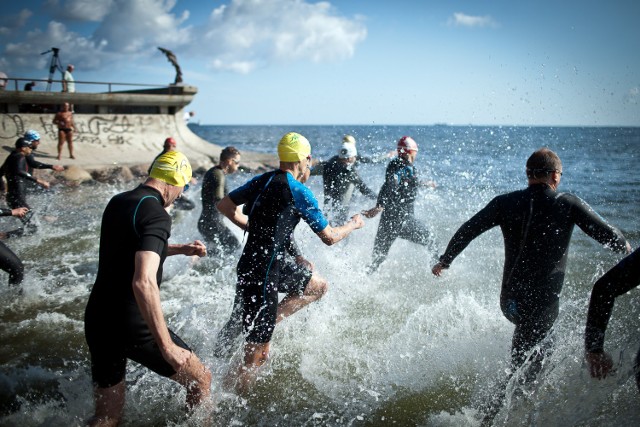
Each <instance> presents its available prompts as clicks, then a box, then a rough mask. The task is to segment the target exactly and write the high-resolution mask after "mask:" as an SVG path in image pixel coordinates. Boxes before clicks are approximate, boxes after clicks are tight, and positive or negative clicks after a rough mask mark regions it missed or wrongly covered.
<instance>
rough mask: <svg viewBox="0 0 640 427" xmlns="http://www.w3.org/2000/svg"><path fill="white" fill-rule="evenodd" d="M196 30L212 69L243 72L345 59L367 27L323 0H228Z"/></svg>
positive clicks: (352, 51) (353, 50)
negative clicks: (291, 63)
mask: <svg viewBox="0 0 640 427" xmlns="http://www.w3.org/2000/svg"><path fill="white" fill-rule="evenodd" d="M201 34H202V36H203V38H202V41H203V42H204V45H205V46H207V47H208V50H207V52H206V54H207V55H209V56H210V57H211V61H210V62H209V64H210V66H211V67H212V68H214V69H217V70H233V71H237V72H244V73H247V72H250V71H252V70H253V69H255V68H256V67H259V66H265V65H267V64H269V63H271V62H286V61H295V60H310V61H313V62H326V61H338V60H343V59H346V58H350V57H351V56H353V54H354V52H355V48H356V45H357V44H358V43H360V42H362V41H363V40H364V39H365V38H366V35H367V30H366V27H365V26H364V24H363V23H362V22H361V21H360V20H354V19H347V18H344V17H341V16H338V15H337V12H336V11H335V10H334V8H333V7H332V6H331V4H330V3H328V2H319V3H314V4H311V3H307V2H305V1H302V0H293V1H292V0H268V1H267V0H232V1H231V3H230V4H229V5H223V6H220V7H219V8H217V9H215V10H214V11H213V12H212V14H211V17H210V20H209V23H208V24H207V27H206V28H205V29H204V30H203V31H202V32H201Z"/></svg>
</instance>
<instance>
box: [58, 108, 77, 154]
mask: <svg viewBox="0 0 640 427" xmlns="http://www.w3.org/2000/svg"><path fill="white" fill-rule="evenodd" d="M53 124H54V125H56V126H58V160H60V159H62V147H63V146H64V143H65V141H66V142H67V145H68V146H69V157H71V158H72V159H75V157H74V156H73V133H74V132H75V130H76V125H75V123H74V121H73V112H72V111H71V107H70V105H69V103H68V102H65V103H64V104H62V111H59V112H58V113H56V115H55V116H54V117H53Z"/></svg>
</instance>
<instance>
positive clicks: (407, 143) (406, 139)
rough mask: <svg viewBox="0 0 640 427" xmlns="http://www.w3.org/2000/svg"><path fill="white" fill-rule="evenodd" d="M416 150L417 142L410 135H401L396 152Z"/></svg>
mask: <svg viewBox="0 0 640 427" xmlns="http://www.w3.org/2000/svg"><path fill="white" fill-rule="evenodd" d="M409 151H418V144H416V142H415V141H414V140H413V138H411V137H410V136H403V137H402V138H400V139H399V140H398V154H403V153H407V152H409Z"/></svg>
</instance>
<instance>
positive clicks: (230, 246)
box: [198, 147, 240, 256]
mask: <svg viewBox="0 0 640 427" xmlns="http://www.w3.org/2000/svg"><path fill="white" fill-rule="evenodd" d="M239 166H240V151H238V149H237V148H235V147H226V148H224V149H223V150H222V151H221V152H220V161H219V163H218V164H217V165H216V166H214V167H212V168H211V169H209V170H208V171H207V173H205V175H204V178H203V179H202V192H201V195H202V213H201V214H200V219H199V220H198V231H200V234H202V236H203V237H204V240H205V243H206V244H207V252H208V253H209V254H211V255H216V256H219V255H222V256H224V255H226V254H231V253H234V252H235V251H237V250H238V249H239V248H240V241H239V240H238V238H237V237H236V236H235V234H233V232H232V231H231V230H229V228H228V227H227V226H226V225H225V224H224V222H223V218H224V217H223V216H222V214H221V213H220V212H219V211H218V209H216V204H217V203H218V202H219V201H220V200H222V199H223V198H224V196H226V195H227V194H229V190H228V188H227V179H226V176H227V175H231V174H234V173H236V172H237V171H238V167H239Z"/></svg>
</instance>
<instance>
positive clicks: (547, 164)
mask: <svg viewBox="0 0 640 427" xmlns="http://www.w3.org/2000/svg"><path fill="white" fill-rule="evenodd" d="M555 171H558V172H561V171H562V162H561V161H560V157H558V155H557V154H556V153H554V152H553V151H551V150H549V149H548V148H541V149H539V150H537V151H534V152H533V154H532V155H531V156H530V157H529V159H528V160H527V178H529V179H539V178H544V177H546V176H548V175H549V174H551V173H553V172H555Z"/></svg>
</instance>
